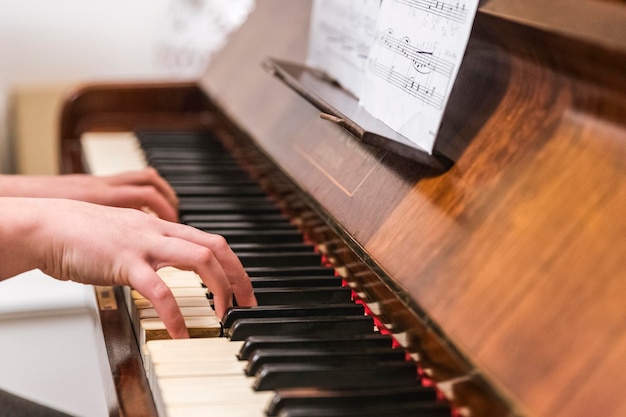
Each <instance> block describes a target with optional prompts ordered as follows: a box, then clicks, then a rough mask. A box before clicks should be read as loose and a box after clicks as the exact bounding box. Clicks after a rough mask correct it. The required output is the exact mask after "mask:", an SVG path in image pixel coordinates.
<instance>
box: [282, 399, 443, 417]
mask: <svg viewBox="0 0 626 417" xmlns="http://www.w3.org/2000/svg"><path fill="white" fill-rule="evenodd" d="M381 416H393V417H451V416H452V410H451V409H450V406H448V405H446V404H443V403H437V402H430V403H423V402H421V401H405V402H400V403H397V404H382V405H378V404H371V405H370V404H368V405H367V406H361V405H359V404H353V405H350V406H331V405H326V406H325V405H318V406H309V407H307V406H300V407H287V408H285V409H284V410H282V411H281V412H280V413H278V417H381Z"/></svg>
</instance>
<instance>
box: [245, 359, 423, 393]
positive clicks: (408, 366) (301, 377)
mask: <svg viewBox="0 0 626 417" xmlns="http://www.w3.org/2000/svg"><path fill="white" fill-rule="evenodd" d="M416 381H417V367H416V364H415V363H414V362H412V361H402V362H394V361H390V362H380V363H347V364H341V365H339V364H331V365H325V364H314V363H301V364H267V365H263V366H262V367H261V368H260V369H259V371H258V372H257V374H256V377H255V381H254V384H253V387H254V389H255V390H257V391H266V390H275V389H280V388H306V387H322V388H325V389H350V388H378V387H394V386H406V385H408V384H414V383H415V382H416Z"/></svg>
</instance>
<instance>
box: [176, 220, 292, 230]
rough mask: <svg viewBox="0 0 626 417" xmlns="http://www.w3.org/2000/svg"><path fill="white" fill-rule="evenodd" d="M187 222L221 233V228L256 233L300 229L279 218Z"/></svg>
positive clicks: (197, 227)
mask: <svg viewBox="0 0 626 417" xmlns="http://www.w3.org/2000/svg"><path fill="white" fill-rule="evenodd" d="M187 224H188V225H189V226H191V227H195V228H196V229H200V230H202V231H205V232H209V233H219V232H220V230H243V231H247V232H249V233H254V232H255V231H257V230H298V227H297V226H296V225H294V224H292V223H289V222H288V221H286V220H279V221H276V222H254V221H240V222H220V221H215V222H189V223H187Z"/></svg>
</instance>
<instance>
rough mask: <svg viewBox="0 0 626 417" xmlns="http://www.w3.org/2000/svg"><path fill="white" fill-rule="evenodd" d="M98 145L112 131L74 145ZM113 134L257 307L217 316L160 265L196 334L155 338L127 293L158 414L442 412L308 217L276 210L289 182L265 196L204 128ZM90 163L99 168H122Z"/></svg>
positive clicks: (159, 332)
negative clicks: (170, 194) (211, 242)
mask: <svg viewBox="0 0 626 417" xmlns="http://www.w3.org/2000/svg"><path fill="white" fill-rule="evenodd" d="M100 140H102V141H104V142H107V140H108V141H110V140H112V138H108V139H107V138H106V137H104V138H103V137H98V136H87V137H85V138H84V140H83V143H85V142H92V143H91V145H88V146H91V147H93V146H95V147H96V148H98V147H99V146H100V149H101V148H102V147H101V145H94V144H93V143H94V142H98V141H100ZM115 140H117V141H123V142H124V143H125V145H124V146H125V147H126V148H127V149H128V150H131V151H132V152H136V161H135V162H132V164H134V165H132V166H133V167H137V166H138V165H141V163H142V161H147V163H148V164H150V165H152V166H154V167H155V168H156V169H157V170H158V171H159V173H160V174H161V175H162V176H163V177H164V178H165V179H167V180H168V181H169V182H170V184H171V185H172V186H173V187H174V189H175V190H176V192H177V193H178V196H179V198H180V218H181V222H183V223H186V224H188V225H190V226H193V227H196V228H199V229H202V230H205V231H208V232H212V233H218V234H221V235H223V236H224V237H225V238H226V239H227V241H228V242H229V244H230V245H231V247H232V248H233V250H234V251H235V253H236V254H237V255H238V256H239V258H240V259H241V261H242V263H243V265H244V267H245V268H246V270H247V272H248V274H249V276H250V277H251V280H252V284H253V286H254V288H255V294H256V296H257V300H258V303H259V307H255V308H240V307H234V308H233V309H232V310H230V311H229V312H228V313H227V314H226V315H225V317H223V318H222V320H221V322H220V321H219V320H218V319H217V318H216V316H215V313H214V312H213V310H212V308H211V294H210V293H208V291H207V290H206V288H205V287H204V286H203V285H202V283H201V281H200V279H199V277H197V276H196V275H195V273H193V272H188V271H179V270H176V269H174V268H164V269H162V270H160V271H158V273H159V275H160V276H161V278H162V279H163V280H164V281H165V282H166V283H167V284H168V285H169V286H170V288H172V291H173V293H174V295H175V297H176V299H177V301H178V303H179V306H180V307H181V311H182V312H183V315H184V316H185V320H186V321H187V324H188V327H189V328H190V335H191V336H192V337H197V338H192V339H188V340H161V339H166V338H167V333H166V332H165V328H164V326H163V324H162V322H160V320H159V319H158V317H157V316H156V314H155V312H154V310H153V309H152V306H151V305H150V304H149V302H147V300H145V299H144V298H143V297H141V296H140V295H139V294H138V293H136V292H134V291H132V290H130V289H128V290H127V291H126V296H127V304H128V308H129V314H130V316H131V318H132V320H133V326H134V328H135V331H136V335H137V340H138V343H139V344H140V346H141V349H142V352H143V355H144V356H143V360H144V366H145V370H146V374H147V377H148V381H149V383H150V386H151V389H152V392H153V396H154V400H155V405H156V408H157V410H158V413H159V415H160V416H161V417H165V416H168V417H178V416H185V417H190V416H196V415H197V416H200V415H202V416H206V415H228V416H229V417H233V416H246V417H249V416H265V415H269V416H281V417H304V416H309V417H316V416H357V415H358V416H381V415H393V416H399V417H402V416H409V415H411V416H414V415H420V416H429V417H435V416H437V417H438V416H450V415H451V410H450V407H449V405H448V404H447V403H445V402H443V401H439V400H438V399H437V393H436V391H435V390H434V389H433V388H427V387H424V386H422V384H421V382H420V379H419V377H418V372H417V364H416V363H415V362H414V361H413V360H412V359H411V358H410V357H408V355H407V354H406V353H405V352H404V350H402V349H401V348H399V347H398V344H397V343H395V342H394V340H393V338H392V337H391V336H389V335H387V334H382V333H381V332H380V331H379V330H380V329H379V328H380V324H377V323H376V321H375V319H374V317H371V316H369V315H367V314H366V311H367V308H366V307H365V306H364V305H363V304H362V303H359V302H358V300H355V294H354V292H353V291H352V290H351V288H350V287H349V286H347V285H346V284H345V282H344V281H343V280H342V278H341V277H340V276H338V274H337V273H336V271H335V269H334V268H333V267H331V266H329V265H327V264H326V262H325V258H324V256H323V255H322V254H321V253H320V252H319V246H318V247H316V246H314V245H312V244H310V243H308V242H307V240H306V237H305V236H304V235H303V234H302V231H301V230H300V228H299V227H298V224H299V223H301V222H303V221H306V217H307V216H309V215H310V213H309V212H308V211H307V210H306V209H304V208H302V207H299V206H298V204H297V203H294V202H293V201H291V203H292V206H296V209H295V210H294V209H293V207H292V208H291V209H290V211H291V212H295V217H292V216H293V213H292V214H291V215H290V216H287V215H286V214H285V207H284V202H285V201H290V200H293V197H292V195H291V193H290V191H289V187H282V186H281V184H280V183H279V184H278V185H276V184H273V185H272V188H273V189H272V194H273V195H280V200H274V199H273V198H272V197H270V196H268V194H266V192H265V190H264V189H263V188H261V186H260V185H259V180H260V181H261V182H262V181H263V175H264V172H263V169H262V168H261V169H260V170H259V169H257V172H256V175H255V179H252V178H251V177H250V175H249V174H248V172H247V171H245V170H244V169H243V168H242V167H240V165H239V163H238V162H237V160H235V159H234V157H233V156H231V155H230V154H229V153H228V152H227V151H226V150H225V149H224V148H223V147H222V145H221V144H220V143H219V142H217V141H216V140H214V139H213V138H212V137H211V136H210V135H201V134H191V133H190V134H183V133H154V132H152V133H148V132H146V133H140V134H139V135H138V139H137V138H134V137H129V136H126V137H117V138H115ZM137 141H139V142H140V144H141V148H142V149H143V154H142V151H140V150H139V149H140V147H139V146H137V145H136V142H137ZM105 147H106V146H105ZM125 158H129V156H128V154H127V155H126V156H125ZM87 161H88V164H89V166H90V167H93V166H94V165H96V166H98V168H97V170H96V171H95V173H97V174H102V173H107V174H109V173H114V172H113V171H115V170H116V169H121V168H120V165H117V166H115V168H113V170H111V169H110V168H108V167H104V168H102V167H101V166H100V165H101V162H98V163H94V164H92V163H91V162H89V158H87ZM320 227H321V226H320ZM322 246H323V245H322ZM330 246H332V245H330ZM218 336H225V337H218ZM217 413H222V414H217Z"/></svg>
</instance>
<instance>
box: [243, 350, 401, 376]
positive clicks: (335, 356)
mask: <svg viewBox="0 0 626 417" xmlns="http://www.w3.org/2000/svg"><path fill="white" fill-rule="evenodd" d="M405 356H406V355H405V353H404V351H403V350H400V349H385V348H383V349H369V350H364V351H361V352H327V351H325V350H324V349H319V350H315V349H267V350H263V349H261V350H257V351H255V352H254V354H253V355H252V356H251V357H250V359H249V360H248V365H247V366H246V371H245V372H246V375H248V376H253V375H255V374H256V373H257V372H258V371H259V370H260V368H261V367H262V366H264V365H267V364H271V363H282V364H287V363H293V364H298V363H307V364H309V363H315V364H325V365H331V366H332V365H339V366H341V365H343V364H346V363H350V364H356V363H372V362H381V363H382V362H390V361H396V362H401V361H404V360H405Z"/></svg>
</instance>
